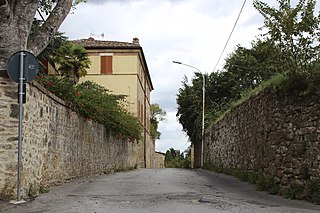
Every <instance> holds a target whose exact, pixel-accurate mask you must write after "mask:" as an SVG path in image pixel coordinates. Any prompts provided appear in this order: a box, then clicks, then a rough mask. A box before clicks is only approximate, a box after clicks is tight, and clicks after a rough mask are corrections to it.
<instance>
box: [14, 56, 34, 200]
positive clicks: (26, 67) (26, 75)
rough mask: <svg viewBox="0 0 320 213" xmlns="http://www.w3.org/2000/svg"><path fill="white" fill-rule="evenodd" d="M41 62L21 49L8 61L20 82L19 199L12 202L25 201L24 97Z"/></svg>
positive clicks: (17, 80)
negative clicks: (23, 196)
mask: <svg viewBox="0 0 320 213" xmlns="http://www.w3.org/2000/svg"><path fill="white" fill-rule="evenodd" d="M38 70H39V63H38V61H37V59H36V57H35V56H34V55H33V54H31V53H29V52H27V51H19V52H16V53H15V54H13V55H12V56H11V57H10V59H9V62H8V75H9V77H10V79H11V80H13V81H15V82H17V83H19V86H18V88H19V89H18V94H19V96H18V102H19V118H18V119H19V127H18V180H17V181H18V182H17V200H16V201H12V202H10V203H13V204H20V203H24V202H25V201H24V200H22V199H21V173H22V118H23V99H24V96H25V95H26V94H25V93H24V86H23V84H24V83H25V82H29V81H32V80H33V79H34V78H35V77H36V76H37V74H38Z"/></svg>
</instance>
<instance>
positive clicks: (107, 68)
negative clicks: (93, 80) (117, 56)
mask: <svg viewBox="0 0 320 213" xmlns="http://www.w3.org/2000/svg"><path fill="white" fill-rule="evenodd" d="M101 74H112V56H101Z"/></svg>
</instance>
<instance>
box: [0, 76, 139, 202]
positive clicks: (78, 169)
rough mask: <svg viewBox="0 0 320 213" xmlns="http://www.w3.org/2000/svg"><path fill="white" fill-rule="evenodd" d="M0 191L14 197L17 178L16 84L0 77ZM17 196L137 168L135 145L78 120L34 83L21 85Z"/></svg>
mask: <svg viewBox="0 0 320 213" xmlns="http://www.w3.org/2000/svg"><path fill="white" fill-rule="evenodd" d="M0 84H1V87H0V100H1V104H0V112H1V114H0V116H1V119H0V192H1V195H2V198H4V197H10V196H12V195H13V194H14V193H15V189H16V182H17V180H16V177H17V142H18V138H17V132H18V117H17V115H18V111H17V110H18V104H17V93H16V91H17V85H16V84H14V83H11V82H9V81H8V80H7V79H5V78H1V79H0ZM22 144H23V145H22V147H23V157H22V162H23V170H22V193H23V196H24V197H26V196H28V194H30V195H33V194H37V192H39V188H40V186H41V185H44V186H46V185H50V184H54V183H59V182H62V181H65V180H68V179H72V178H79V177H85V176H89V175H93V174H100V173H109V172H112V171H114V170H122V169H126V168H133V167H135V166H136V165H137V155H138V145H137V143H136V142H130V141H123V140H120V139H117V138H116V137H113V136H111V134H109V132H108V131H107V130H106V129H105V128H104V126H103V125H100V124H98V123H96V122H93V121H92V120H88V119H85V118H83V117H82V116H79V115H78V114H77V113H75V112H74V111H73V110H71V109H70V108H68V107H66V106H65V103H64V102H63V101H62V100H60V99H58V98H57V97H56V96H54V95H52V94H50V93H48V92H47V90H46V89H44V88H42V87H41V86H40V85H38V84H37V83H33V84H28V85H27V103H26V104H25V105H24V118H23V141H22Z"/></svg>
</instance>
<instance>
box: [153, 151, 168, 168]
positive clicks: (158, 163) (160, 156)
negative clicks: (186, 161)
mask: <svg viewBox="0 0 320 213" xmlns="http://www.w3.org/2000/svg"><path fill="white" fill-rule="evenodd" d="M154 156H155V157H154V168H155V169H162V168H165V166H164V160H165V157H166V154H164V153H162V152H155V155H154Z"/></svg>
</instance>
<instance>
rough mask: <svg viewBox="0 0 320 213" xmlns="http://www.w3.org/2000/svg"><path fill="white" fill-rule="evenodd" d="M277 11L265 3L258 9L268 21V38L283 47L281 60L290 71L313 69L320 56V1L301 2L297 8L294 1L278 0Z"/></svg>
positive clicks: (302, 0)
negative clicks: (319, 11) (318, 6)
mask: <svg viewBox="0 0 320 213" xmlns="http://www.w3.org/2000/svg"><path fill="white" fill-rule="evenodd" d="M278 3H279V7H278V8H274V7H271V6H269V5H268V4H267V3H265V2H262V1H257V0H256V1H254V3H253V4H254V7H255V8H256V9H257V10H258V11H259V12H260V13H261V14H262V15H263V17H264V18H265V21H264V25H265V28H267V30H268V32H267V34H266V35H265V36H266V37H267V38H268V39H269V40H270V41H272V42H273V43H274V44H275V45H276V46H278V47H279V49H280V51H281V56H282V57H281V59H282V61H283V64H284V65H286V67H285V69H286V70H287V71H288V72H291V73H296V72H300V73H301V72H308V71H310V70H313V69H314V67H315V66H316V62H317V61H319V57H320V46H319V39H320V14H318V15H317V16H316V15H315V12H314V9H315V5H316V0H299V2H298V4H297V5H295V6H292V5H291V1H290V0H278Z"/></svg>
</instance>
